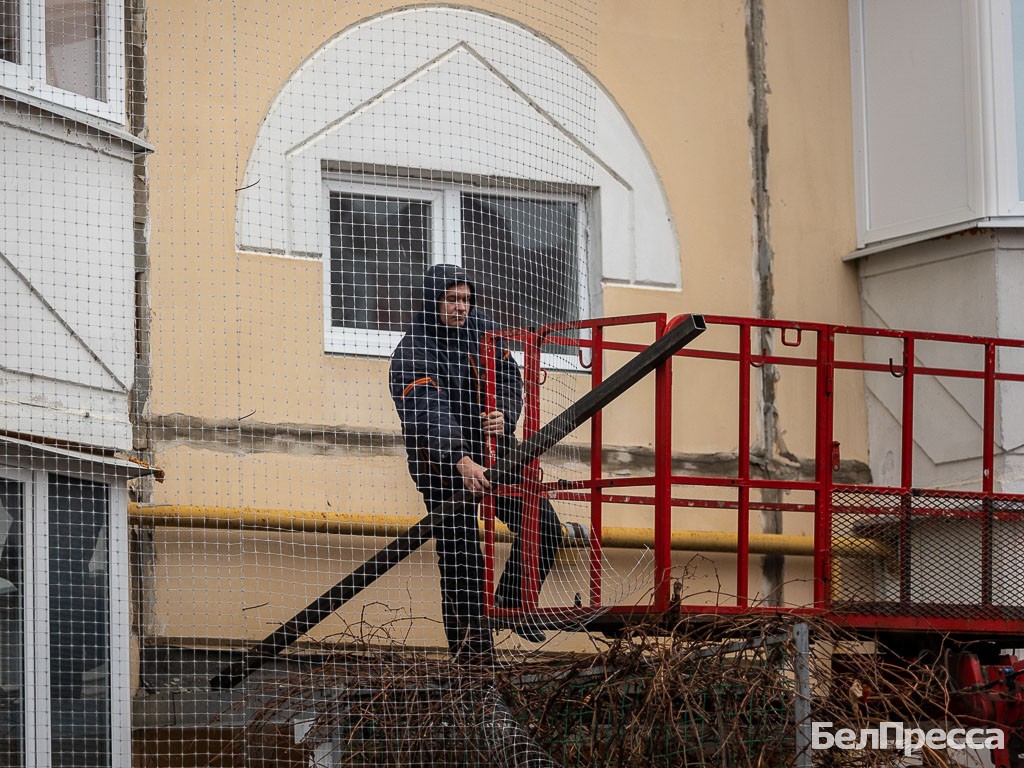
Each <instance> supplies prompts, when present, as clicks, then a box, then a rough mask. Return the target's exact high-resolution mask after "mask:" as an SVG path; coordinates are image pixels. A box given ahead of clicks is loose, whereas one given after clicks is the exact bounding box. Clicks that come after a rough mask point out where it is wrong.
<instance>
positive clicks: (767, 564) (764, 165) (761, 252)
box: [745, 0, 785, 605]
mask: <svg viewBox="0 0 1024 768" xmlns="http://www.w3.org/2000/svg"><path fill="white" fill-rule="evenodd" d="M745 10H746V30H745V31H746V43H747V76H748V78H749V87H750V114H749V118H748V126H749V129H750V160H751V186H752V190H751V201H752V203H753V213H754V233H753V238H754V243H753V245H754V248H753V251H754V253H753V256H754V275H755V281H756V282H755V286H754V287H755V291H756V302H757V315H758V317H761V318H773V317H774V316H775V286H774V284H773V281H772V261H773V257H774V254H773V252H772V246H771V226H770V224H771V219H770V213H771V197H770V195H769V191H768V93H769V85H768V73H767V66H766V61H765V49H766V40H765V21H764V0H747V2H746V8H745ZM758 336H759V338H758V341H759V342H760V349H761V350H766V351H768V352H770V351H771V349H772V333H771V331H770V330H769V329H762V330H761V331H760V332H759V334H758ZM759 376H760V383H761V386H760V388H759V389H758V396H759V398H760V401H761V402H760V406H761V407H760V408H759V413H760V417H761V418H760V424H759V425H758V426H759V427H760V430H761V448H760V451H761V452H762V453H763V454H765V455H767V456H769V457H770V458H773V459H774V457H775V455H776V454H777V453H778V452H779V448H780V441H781V438H780V435H779V427H778V411H777V410H776V383H777V381H778V378H779V371H778V369H777V368H776V367H775V366H774V365H771V364H766V365H764V366H763V367H762V368H761V369H760V372H759ZM783 452H784V449H783ZM776 463H777V461H769V462H768V463H767V465H766V466H768V467H771V466H773V465H774V464H776ZM763 498H764V500H765V501H767V502H772V503H778V502H781V501H782V494H781V492H779V491H770V490H766V491H764V492H763ZM761 529H762V531H763V532H765V533H782V514H781V513H780V512H776V511H764V512H762V513H761ZM784 565H785V561H784V558H783V557H782V556H780V555H766V556H765V557H764V559H763V560H762V576H763V580H764V593H765V597H766V599H767V602H768V603H769V604H773V605H780V604H781V603H782V589H783V587H782V584H783V578H784V573H783V570H784Z"/></svg>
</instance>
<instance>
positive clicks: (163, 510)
mask: <svg viewBox="0 0 1024 768" xmlns="http://www.w3.org/2000/svg"><path fill="white" fill-rule="evenodd" d="M128 516H129V518H130V519H131V521H132V522H133V523H136V524H149V525H160V526H169V527H179V528H215V529H216V528H220V529H240V528H250V529H257V530H268V529H269V530H278V531H294V532H297V533H333V534H346V535H355V536H382V537H386V538H394V537H395V536H399V535H401V534H403V533H405V532H406V531H407V530H408V529H409V527H410V526H412V525H413V524H415V523H416V522H418V521H419V520H420V519H421V518H419V517H416V516H414V515H367V514H355V513H351V512H321V511H311V510H292V509H256V508H253V507H207V506H193V505H184V504H138V503H134V502H133V503H130V504H129V505H128ZM481 525H482V523H481ZM563 530H564V531H565V533H567V534H576V535H575V537H569V536H567V539H568V546H585V545H586V543H587V541H586V539H585V538H580V537H579V535H578V531H571V530H568V529H567V527H566V526H563ZM495 533H496V536H495V538H496V539H497V540H498V541H511V540H512V533H511V532H510V531H509V530H508V528H506V527H505V526H504V525H502V524H501V523H500V522H496V523H495ZM601 544H602V546H603V547H605V548H606V549H651V548H653V547H654V531H653V530H652V529H650V528H619V527H614V526H606V527H605V528H604V529H603V535H602V536H601ZM672 549H673V550H675V551H681V552H736V549H737V535H736V534H735V533H731V532H728V531H687V530H676V531H672ZM750 552H751V554H758V555H767V554H776V555H797V556H810V555H813V554H814V538H813V537H812V536H799V535H792V534H779V533H752V534H750ZM832 552H833V554H841V555H853V556H859V557H885V556H886V555H888V554H889V550H888V548H887V547H885V546H884V545H882V544H880V543H879V542H877V541H875V540H872V539H845V538H844V539H840V540H838V541H836V542H835V543H834V544H833V547H832Z"/></svg>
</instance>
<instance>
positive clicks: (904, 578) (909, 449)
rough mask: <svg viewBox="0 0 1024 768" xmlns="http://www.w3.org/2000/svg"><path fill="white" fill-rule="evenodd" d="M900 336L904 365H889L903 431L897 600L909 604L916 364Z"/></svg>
mask: <svg viewBox="0 0 1024 768" xmlns="http://www.w3.org/2000/svg"><path fill="white" fill-rule="evenodd" d="M902 338H903V366H902V368H901V369H900V371H901V372H900V373H897V372H896V371H895V370H894V369H893V368H892V363H891V361H890V364H889V366H890V372H891V373H893V375H898V376H902V377H903V405H902V412H903V414H902V415H903V424H902V428H903V432H902V434H901V436H900V451H901V453H900V602H901V603H909V602H910V595H911V585H910V556H911V552H910V547H911V525H912V522H913V521H912V515H913V511H914V510H913V500H912V496H911V494H912V493H913V485H914V386H915V381H916V373H917V367H916V365H915V364H914V359H915V356H916V350H915V348H914V337H913V336H910V335H905V336H903V337H902Z"/></svg>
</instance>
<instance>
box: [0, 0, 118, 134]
mask: <svg viewBox="0 0 1024 768" xmlns="http://www.w3.org/2000/svg"><path fill="white" fill-rule="evenodd" d="M0 85H3V87H5V88H8V89H10V90H12V91H18V92H21V93H24V94H27V95H31V96H35V97H37V98H40V99H44V100H46V101H49V102H52V103H54V104H57V105H60V106H63V107H68V108H71V109H75V110H79V111H81V112H87V113H89V114H92V115H96V116H97V117H102V118H106V119H108V120H113V121H115V122H118V123H122V124H123V123H124V108H125V104H124V87H125V58H124V4H123V3H119V2H116V0H2V2H0Z"/></svg>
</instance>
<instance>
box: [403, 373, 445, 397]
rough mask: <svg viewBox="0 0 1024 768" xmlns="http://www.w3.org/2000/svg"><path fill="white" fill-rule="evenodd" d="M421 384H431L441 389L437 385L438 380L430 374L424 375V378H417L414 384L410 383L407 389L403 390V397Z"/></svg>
mask: <svg viewBox="0 0 1024 768" xmlns="http://www.w3.org/2000/svg"><path fill="white" fill-rule="evenodd" d="M420 384H430V385H431V386H433V387H435V388H437V389H438V390H440V389H441V388H440V387H438V386H437V382H436V381H434V380H433V379H432V378H430V377H429V376H424V377H423V378H422V379H416V381H414V382H413V383H412V384H410V385H409V386H407V387H406V388H405V389H403V390H402V397H403V398H404V397H405V396H406V395H408V394H409V393H410V392H411V391H412V390H413V389H415V388H416V387H418V386H419V385H420Z"/></svg>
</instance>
